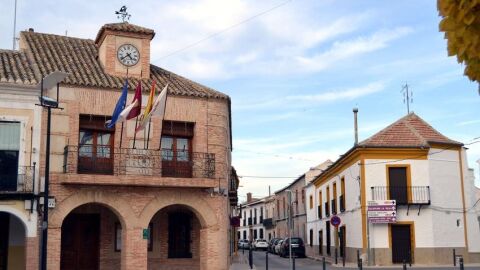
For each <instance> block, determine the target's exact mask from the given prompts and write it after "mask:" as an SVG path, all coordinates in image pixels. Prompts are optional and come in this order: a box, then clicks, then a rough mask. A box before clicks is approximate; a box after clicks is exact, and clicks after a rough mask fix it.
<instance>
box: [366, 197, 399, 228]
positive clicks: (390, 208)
mask: <svg viewBox="0 0 480 270" xmlns="http://www.w3.org/2000/svg"><path fill="white" fill-rule="evenodd" d="M367 217H368V221H369V222H370V223H395V222H397V204H396V201H395V200H377V201H368V208H367Z"/></svg>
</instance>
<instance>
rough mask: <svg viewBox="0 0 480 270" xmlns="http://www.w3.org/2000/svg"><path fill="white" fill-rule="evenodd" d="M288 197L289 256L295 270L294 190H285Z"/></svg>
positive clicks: (291, 265)
mask: <svg viewBox="0 0 480 270" xmlns="http://www.w3.org/2000/svg"><path fill="white" fill-rule="evenodd" d="M285 192H287V197H288V223H287V225H288V257H289V262H290V269H292V270H293V261H292V196H293V192H292V191H291V190H290V189H287V190H285Z"/></svg>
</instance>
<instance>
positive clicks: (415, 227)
mask: <svg viewBox="0 0 480 270" xmlns="http://www.w3.org/2000/svg"><path fill="white" fill-rule="evenodd" d="M308 190H309V192H308V193H307V196H310V195H313V197H314V202H315V206H314V207H313V208H314V209H312V208H310V209H309V211H307V217H308V221H309V222H308V223H307V231H308V233H309V234H311V236H310V235H309V237H308V238H307V239H308V244H309V245H310V244H311V245H312V248H311V249H310V254H309V255H310V256H333V255H334V253H335V249H336V248H337V249H338V250H337V251H338V254H339V256H340V257H341V256H345V257H346V260H347V261H351V262H353V261H356V256H357V255H356V252H357V250H359V251H360V253H361V256H362V257H363V258H364V259H365V260H366V261H368V260H370V262H369V263H371V264H376V265H391V264H394V263H401V262H402V261H403V260H406V261H409V260H411V261H412V263H415V264H450V263H452V256H453V255H452V251H453V249H456V253H457V254H461V255H463V257H464V259H465V261H466V262H479V261H480V233H479V230H478V225H479V224H478V220H477V219H476V217H475V214H474V212H469V211H467V210H468V209H470V208H471V207H472V204H473V203H474V200H473V199H470V198H473V190H474V188H473V177H469V173H468V165H467V158H466V151H465V148H464V147H463V144H462V143H460V142H456V141H453V140H451V139H449V138H447V137H445V136H443V135H442V134H440V133H439V132H438V131H436V130H435V129H434V128H432V127H431V126H430V125H429V124H427V123H426V122H425V121H423V120H422V119H421V118H420V117H418V116H417V115H416V114H414V113H410V114H408V115H407V116H405V117H403V118H401V119H399V120H398V121H396V122H395V123H393V124H391V125H390V126H388V127H386V128H385V129H383V130H381V131H380V132H378V133H377V134H375V135H373V136H372V137H370V138H368V139H367V140H364V141H363V142H360V143H358V144H356V145H355V146H354V147H352V148H351V149H350V150H348V151H347V152H346V153H345V154H344V155H342V156H341V157H340V158H339V159H338V160H337V161H336V162H334V163H333V165H332V166H330V167H329V168H328V169H326V170H325V171H324V172H322V173H321V174H320V175H319V176H318V177H317V178H316V179H315V180H314V181H313V185H310V186H309V187H308ZM388 199H392V200H393V199H395V200H396V203H397V208H396V209H397V213H396V222H395V223H390V224H371V223H370V224H369V223H368V222H367V202H368V201H371V200H388ZM315 210H316V211H315ZM333 215H337V216H338V217H340V219H341V224H340V226H339V227H338V228H335V227H333V226H332V225H331V224H330V219H331V217H332V216H333ZM339 235H340V236H339ZM310 239H312V240H313V241H312V242H310ZM342 247H345V248H344V249H343V248H342Z"/></svg>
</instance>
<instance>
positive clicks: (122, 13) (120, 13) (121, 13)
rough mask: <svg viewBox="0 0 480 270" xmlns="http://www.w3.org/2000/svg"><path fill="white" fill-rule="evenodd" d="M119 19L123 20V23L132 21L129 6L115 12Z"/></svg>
mask: <svg viewBox="0 0 480 270" xmlns="http://www.w3.org/2000/svg"><path fill="white" fill-rule="evenodd" d="M115 14H117V18H118V19H122V22H128V20H130V16H131V15H130V14H128V12H127V6H122V7H121V8H120V10H118V11H115Z"/></svg>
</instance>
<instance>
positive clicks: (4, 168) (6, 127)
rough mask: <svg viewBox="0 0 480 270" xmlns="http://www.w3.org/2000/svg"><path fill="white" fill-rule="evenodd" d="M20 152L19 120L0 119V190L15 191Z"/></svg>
mask: <svg viewBox="0 0 480 270" xmlns="http://www.w3.org/2000/svg"><path fill="white" fill-rule="evenodd" d="M19 153H20V122H4V121H0V179H2V180H1V182H0V190H2V191H16V190H17V178H18V157H19Z"/></svg>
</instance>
